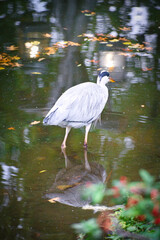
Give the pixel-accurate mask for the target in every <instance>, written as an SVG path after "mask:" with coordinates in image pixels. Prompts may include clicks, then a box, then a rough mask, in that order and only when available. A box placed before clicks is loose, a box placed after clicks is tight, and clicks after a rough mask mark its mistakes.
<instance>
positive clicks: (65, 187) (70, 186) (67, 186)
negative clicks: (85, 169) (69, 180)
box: [57, 183, 80, 191]
mask: <svg viewBox="0 0 160 240" xmlns="http://www.w3.org/2000/svg"><path fill="white" fill-rule="evenodd" d="M79 184H80V183H74V184H72V185H59V186H57V188H58V189H59V190H62V191H63V190H66V189H68V188H72V187H75V186H77V185H79Z"/></svg>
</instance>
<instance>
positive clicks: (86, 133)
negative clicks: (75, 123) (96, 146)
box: [83, 124, 91, 148]
mask: <svg viewBox="0 0 160 240" xmlns="http://www.w3.org/2000/svg"><path fill="white" fill-rule="evenodd" d="M90 127H91V124H89V125H87V126H86V131H85V138H84V145H83V146H84V148H87V139H88V132H89V130H90Z"/></svg>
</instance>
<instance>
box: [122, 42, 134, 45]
mask: <svg viewBox="0 0 160 240" xmlns="http://www.w3.org/2000/svg"><path fill="white" fill-rule="evenodd" d="M123 44H124V45H130V44H132V43H131V42H124V43H123Z"/></svg>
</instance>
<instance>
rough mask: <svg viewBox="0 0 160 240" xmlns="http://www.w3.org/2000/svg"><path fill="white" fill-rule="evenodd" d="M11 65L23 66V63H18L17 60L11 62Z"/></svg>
mask: <svg viewBox="0 0 160 240" xmlns="http://www.w3.org/2000/svg"><path fill="white" fill-rule="evenodd" d="M11 65H12V67H21V66H23V64H20V63H18V62H15V63H12V64H11Z"/></svg>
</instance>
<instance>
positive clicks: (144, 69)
mask: <svg viewBox="0 0 160 240" xmlns="http://www.w3.org/2000/svg"><path fill="white" fill-rule="evenodd" d="M152 69H153V68H147V67H146V68H142V71H144V72H145V71H151V70H152Z"/></svg>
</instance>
